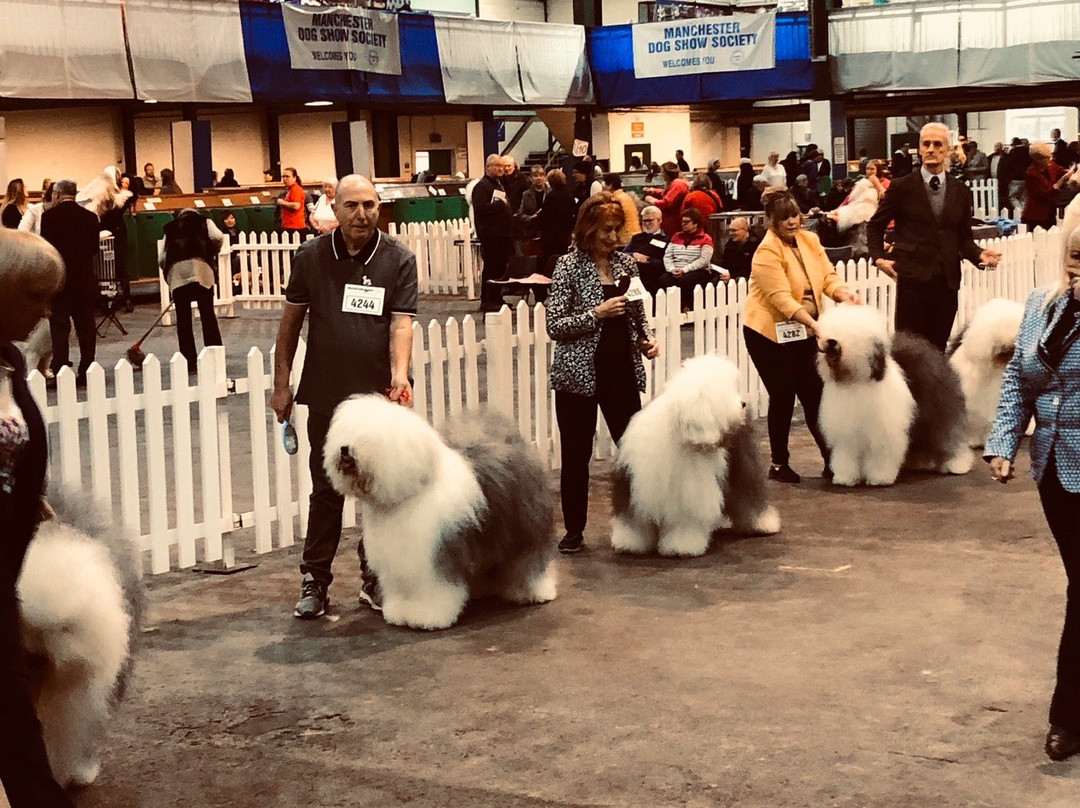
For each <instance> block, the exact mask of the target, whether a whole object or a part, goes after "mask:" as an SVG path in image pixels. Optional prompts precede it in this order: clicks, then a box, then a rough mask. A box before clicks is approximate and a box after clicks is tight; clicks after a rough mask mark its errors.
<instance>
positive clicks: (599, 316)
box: [547, 192, 660, 553]
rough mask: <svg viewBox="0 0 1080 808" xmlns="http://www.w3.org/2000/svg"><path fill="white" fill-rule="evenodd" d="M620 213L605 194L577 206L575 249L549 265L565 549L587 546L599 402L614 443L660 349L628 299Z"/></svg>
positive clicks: (632, 271)
mask: <svg viewBox="0 0 1080 808" xmlns="http://www.w3.org/2000/svg"><path fill="white" fill-rule="evenodd" d="M624 215H625V214H624V213H623V209H622V206H621V205H619V203H618V201H617V200H615V199H614V198H613V197H612V196H611V194H609V193H606V192H603V193H599V194H596V195H595V196H593V197H590V198H589V199H587V200H586V201H585V202H584V203H582V205H581V210H580V211H579V213H578V218H577V224H576V225H575V227H574V247H573V248H572V249H571V251H570V252H569V253H568V254H567V255H564V256H563V257H561V258H560V259H559V260H558V262H557V263H556V264H555V274H554V276H553V277H552V281H551V293H550V295H549V296H548V301H547V332H548V336H549V337H551V338H552V339H553V340H555V354H554V358H553V359H552V362H551V387H552V389H553V390H554V391H555V417H556V420H557V421H558V424H559V432H560V433H561V437H562V472H561V479H560V494H561V499H562V511H563V522H564V524H565V525H566V535H565V536H564V537H563V539H562V541H560V542H559V551H560V552H563V553H576V552H578V551H579V550H580V549H581V547H582V545H583V544H584V543H585V539H584V531H585V523H586V520H587V518H588V510H589V458H590V456H591V455H592V445H593V436H594V435H595V433H596V410H597V407H599V408H600V410H601V411H602V412H603V414H604V421H605V422H606V423H607V426H608V431H609V432H610V433H611V437H612V439H614V440H615V442H616V443H617V442H618V441H619V439H620V438H622V435H623V432H624V431H626V425H627V424H628V423H630V418H631V417H632V416H633V415H634V413H636V412H637V411H638V410H639V409H641V393H643V392H645V366H644V363H643V362H642V359H641V357H642V355H644V356H646V357H648V358H649V359H652V358H653V357H655V356H658V355H659V353H660V347H659V345H658V344H657V342H656V339H655V338H654V337H653V333H652V329H650V328H649V324H648V321H647V320H646V318H645V307H644V306H643V305H642V301H641V299H640V298H637V299H635V300H633V301H628V300H627V298H626V293H627V290H628V288H629V285H630V282H631V279H632V278H634V277H636V276H637V274H638V269H637V263H636V262H635V261H634V259H633V257H632V256H630V255H627V254H626V253H622V252H619V229H620V228H621V227H622V226H623V216H624Z"/></svg>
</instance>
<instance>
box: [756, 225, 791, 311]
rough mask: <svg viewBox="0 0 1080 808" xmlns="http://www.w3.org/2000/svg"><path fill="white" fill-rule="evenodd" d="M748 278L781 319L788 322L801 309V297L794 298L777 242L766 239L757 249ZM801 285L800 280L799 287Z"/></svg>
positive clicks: (786, 267)
mask: <svg viewBox="0 0 1080 808" xmlns="http://www.w3.org/2000/svg"><path fill="white" fill-rule="evenodd" d="M800 275H801V270H800ZM750 277H751V278H752V279H753V280H754V282H755V283H756V284H757V286H758V288H759V289H760V290H761V294H762V295H763V296H764V298H765V300H766V301H768V304H769V306H770V307H771V308H773V309H774V310H775V311H777V312H779V313H780V315H781V317H782V319H784V320H790V319H791V317H792V315H794V314H795V312H797V311H798V310H799V309H801V308H802V307H803V305H802V298H801V295H800V297H799V298H796V297H795V294H794V293H793V292H792V291H791V278H790V276H789V275H788V266H787V262H786V261H785V260H784V255H783V251H782V247H781V246H780V244H779V241H778V240H773V239H768V240H766V241H763V242H762V243H761V246H759V247H758V248H757V251H756V252H755V253H754V260H753V262H752V263H751V265H750ZM802 283H803V282H802V280H801V279H800V281H799V285H800V287H801V286H802Z"/></svg>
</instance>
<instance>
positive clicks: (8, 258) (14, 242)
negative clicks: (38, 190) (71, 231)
mask: <svg viewBox="0 0 1080 808" xmlns="http://www.w3.org/2000/svg"><path fill="white" fill-rule="evenodd" d="M46 272H48V273H52V274H53V275H54V276H55V277H56V291H58V292H59V291H60V287H62V286H63V285H64V261H63V259H62V258H61V257H60V253H58V252H57V251H56V248H55V247H54V246H53V245H51V244H50V243H49V242H47V241H46V240H45V239H43V238H42V237H41V236H38V235H35V234H34V233H28V232H26V231H23V230H8V229H7V228H3V229H0V288H3V287H4V286H5V285H7V284H11V285H15V284H19V283H21V282H22V281H23V280H24V279H26V278H28V277H30V276H32V275H41V274H43V273H46Z"/></svg>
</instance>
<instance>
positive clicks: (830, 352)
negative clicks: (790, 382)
mask: <svg viewBox="0 0 1080 808" xmlns="http://www.w3.org/2000/svg"><path fill="white" fill-rule="evenodd" d="M816 331H817V342H818V351H819V354H818V369H819V371H820V372H821V376H822V378H830V379H832V381H834V382H836V383H837V384H863V383H865V382H869V381H875V382H880V381H881V380H882V379H883V378H884V377H885V362H886V359H887V358H888V356H889V329H888V325H887V323H886V320H885V317H884V315H882V314H881V313H879V312H878V311H877V310H876V309H872V308H870V307H869V306H849V305H841V306H837V307H835V308H833V309H830V310H829V312H828V313H827V314H826V315H823V316H822V318H821V319H820V320H819V321H818V324H817V328H816Z"/></svg>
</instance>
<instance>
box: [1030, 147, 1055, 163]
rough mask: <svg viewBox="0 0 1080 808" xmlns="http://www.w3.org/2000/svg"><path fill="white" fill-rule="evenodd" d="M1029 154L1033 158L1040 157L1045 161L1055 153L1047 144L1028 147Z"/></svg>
mask: <svg viewBox="0 0 1080 808" xmlns="http://www.w3.org/2000/svg"><path fill="white" fill-rule="evenodd" d="M1028 154H1030V155H1031V156H1032V157H1035V156H1036V155H1038V156H1039V157H1042V158H1043V159H1044V160H1049V159H1050V158H1051V157H1052V156H1053V154H1054V151H1053V149H1051V148H1050V146H1049V144H1047V143H1032V144H1031V145H1030V146H1028Z"/></svg>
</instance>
